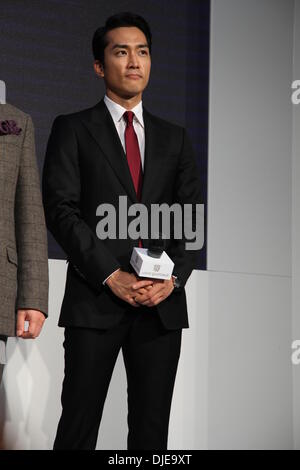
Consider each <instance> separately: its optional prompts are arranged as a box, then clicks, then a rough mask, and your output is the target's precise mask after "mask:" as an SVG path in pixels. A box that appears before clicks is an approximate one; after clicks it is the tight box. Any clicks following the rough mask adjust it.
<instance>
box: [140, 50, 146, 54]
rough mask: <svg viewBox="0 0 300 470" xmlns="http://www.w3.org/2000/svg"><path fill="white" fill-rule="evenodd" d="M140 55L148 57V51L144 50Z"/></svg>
mask: <svg viewBox="0 0 300 470" xmlns="http://www.w3.org/2000/svg"><path fill="white" fill-rule="evenodd" d="M140 53H141V54H142V55H148V51H147V49H142V50H141V51H140Z"/></svg>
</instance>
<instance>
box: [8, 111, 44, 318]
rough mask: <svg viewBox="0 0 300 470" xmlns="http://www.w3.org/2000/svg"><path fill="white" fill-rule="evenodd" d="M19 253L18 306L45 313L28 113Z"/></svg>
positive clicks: (18, 208) (40, 221)
mask: <svg viewBox="0 0 300 470" xmlns="http://www.w3.org/2000/svg"><path fill="white" fill-rule="evenodd" d="M15 232H16V244H17V252H18V290H17V299H16V310H17V309H34V310H40V311H41V312H43V313H44V315H45V316H47V315H48V247H47V230H46V224H45V218H44V210H43V204H42V196H41V190H40V179H39V173H38V166H37V160H36V153H35V139H34V127H33V123H32V119H31V117H30V116H28V118H27V121H26V129H25V137H24V141H23V147H22V153H21V159H20V166H19V173H18V179H17V186H16V197H15Z"/></svg>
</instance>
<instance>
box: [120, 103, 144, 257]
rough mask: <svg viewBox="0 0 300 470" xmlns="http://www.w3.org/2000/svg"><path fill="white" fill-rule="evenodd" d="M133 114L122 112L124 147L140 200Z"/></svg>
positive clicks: (139, 167)
mask: <svg viewBox="0 0 300 470" xmlns="http://www.w3.org/2000/svg"><path fill="white" fill-rule="evenodd" d="M133 116H134V114H133V112H132V111H126V112H125V113H124V118H125V121H126V123H127V125H126V129H125V147H126V156H127V162H128V166H129V169H130V173H131V178H132V181H133V185H134V188H135V192H136V196H137V199H138V201H140V200H141V194H142V182H143V173H142V161H141V154H140V148H139V142H138V139H137V135H136V133H135V130H134V127H133ZM142 246H143V245H142V241H141V239H139V247H140V248H142Z"/></svg>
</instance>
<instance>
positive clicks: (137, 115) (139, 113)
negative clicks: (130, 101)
mask: <svg viewBox="0 0 300 470" xmlns="http://www.w3.org/2000/svg"><path fill="white" fill-rule="evenodd" d="M104 103H105V104H106V106H107V108H108V110H109V112H110V114H111V117H112V118H113V121H114V123H115V124H116V123H117V122H119V121H120V120H121V119H122V116H123V114H124V113H125V111H127V109H125V108H123V106H121V105H120V104H118V103H116V102H115V101H113V100H111V99H110V98H109V97H108V96H107V95H105V96H104ZM131 111H132V112H133V113H134V120H136V121H138V122H139V123H140V125H141V126H142V127H144V119H143V104H142V101H140V102H139V103H138V104H137V105H136V106H135V107H134V108H132V109H131Z"/></svg>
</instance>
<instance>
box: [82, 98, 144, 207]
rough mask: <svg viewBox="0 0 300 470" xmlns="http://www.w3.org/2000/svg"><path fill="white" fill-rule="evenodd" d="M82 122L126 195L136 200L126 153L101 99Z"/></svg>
mask: <svg viewBox="0 0 300 470" xmlns="http://www.w3.org/2000/svg"><path fill="white" fill-rule="evenodd" d="M83 123H84V125H85V126H86V127H87V128H88V130H89V132H90V134H91V135H92V136H93V138H94V139H95V140H96V142H97V144H98V145H99V147H100V148H101V150H102V152H103V154H104V156H105V157H106V159H107V161H108V163H109V164H110V165H111V167H112V168H113V170H114V171H115V173H116V175H117V177H118V178H119V180H120V182H121V184H122V185H123V187H124V189H125V191H126V193H127V195H128V196H129V197H130V199H131V200H132V201H133V202H138V200H137V197H136V193H135V189H134V185H133V181H132V178H131V174H130V170H129V166H128V163H127V159H126V154H125V152H124V150H123V147H122V144H121V141H120V138H119V135H118V132H117V130H116V127H115V125H114V122H113V120H112V117H111V115H110V112H109V111H108V109H107V107H106V105H105V103H104V101H103V100H101V101H100V102H99V103H98V104H97V105H96V106H95V107H94V108H93V110H92V116H91V120H89V121H87V120H84V121H83Z"/></svg>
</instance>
